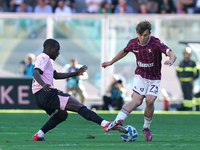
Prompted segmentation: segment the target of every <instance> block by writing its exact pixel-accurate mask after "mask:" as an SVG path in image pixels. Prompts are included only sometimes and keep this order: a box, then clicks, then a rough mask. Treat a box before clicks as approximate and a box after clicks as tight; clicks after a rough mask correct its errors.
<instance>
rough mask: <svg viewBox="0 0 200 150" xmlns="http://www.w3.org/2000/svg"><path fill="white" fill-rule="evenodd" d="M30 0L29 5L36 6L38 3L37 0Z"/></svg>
mask: <svg viewBox="0 0 200 150" xmlns="http://www.w3.org/2000/svg"><path fill="white" fill-rule="evenodd" d="M28 1H29V5H30V6H32V7H33V8H35V6H36V5H37V0H28Z"/></svg>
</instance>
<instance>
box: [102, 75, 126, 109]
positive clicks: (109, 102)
mask: <svg viewBox="0 0 200 150" xmlns="http://www.w3.org/2000/svg"><path fill="white" fill-rule="evenodd" d="M123 93H126V90H125V88H123V85H122V80H120V79H119V76H118V75H116V74H115V75H114V76H113V79H112V80H111V83H110V85H109V87H108V89H107V90H106V95H104V96H103V102H104V104H103V110H113V109H114V110H120V109H121V108H122V106H123V104H124V100H123Z"/></svg>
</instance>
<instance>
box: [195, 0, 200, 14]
mask: <svg viewBox="0 0 200 150" xmlns="http://www.w3.org/2000/svg"><path fill="white" fill-rule="evenodd" d="M194 13H200V0H197V1H196V5H195V8H194Z"/></svg>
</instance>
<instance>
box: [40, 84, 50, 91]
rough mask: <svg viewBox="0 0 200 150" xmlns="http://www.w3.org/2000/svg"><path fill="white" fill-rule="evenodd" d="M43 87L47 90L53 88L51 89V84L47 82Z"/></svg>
mask: <svg viewBox="0 0 200 150" xmlns="http://www.w3.org/2000/svg"><path fill="white" fill-rule="evenodd" d="M42 87H43V89H44V90H45V91H49V90H51V89H50V87H51V85H50V84H46V83H45V84H44V85H43V86H42Z"/></svg>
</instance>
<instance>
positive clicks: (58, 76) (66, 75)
mask: <svg viewBox="0 0 200 150" xmlns="http://www.w3.org/2000/svg"><path fill="white" fill-rule="evenodd" d="M87 69H88V67H87V66H86V65H84V66H82V67H81V68H79V70H78V71H76V72H69V73H59V72H57V71H54V76H53V77H54V79H66V78H70V77H73V76H79V75H82V74H83V73H84V72H85V71H86V70H87Z"/></svg>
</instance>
